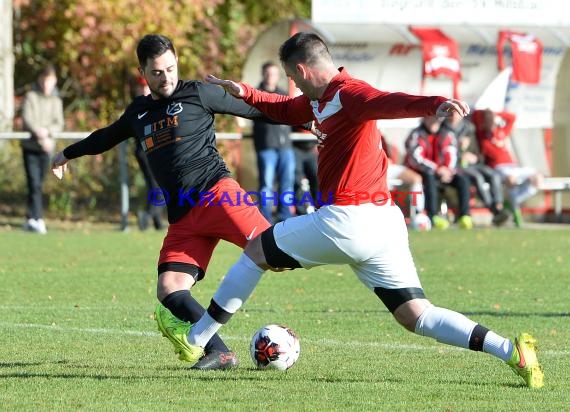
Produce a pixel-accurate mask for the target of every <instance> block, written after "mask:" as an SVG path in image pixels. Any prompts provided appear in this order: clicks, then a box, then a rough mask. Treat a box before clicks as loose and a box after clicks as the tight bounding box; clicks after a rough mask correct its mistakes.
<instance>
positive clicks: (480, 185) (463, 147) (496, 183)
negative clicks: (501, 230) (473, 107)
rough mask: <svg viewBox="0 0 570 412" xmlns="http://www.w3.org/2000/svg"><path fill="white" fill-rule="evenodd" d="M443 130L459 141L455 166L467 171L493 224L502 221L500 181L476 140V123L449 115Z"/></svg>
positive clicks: (501, 187)
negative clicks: (485, 160) (490, 215)
mask: <svg viewBox="0 0 570 412" xmlns="http://www.w3.org/2000/svg"><path fill="white" fill-rule="evenodd" d="M441 127H442V130H444V131H445V132H451V133H454V134H455V137H456V139H457V141H458V148H459V161H458V166H459V167H460V168H461V170H462V171H463V173H464V174H466V175H467V176H468V177H469V179H470V180H471V183H473V185H474V186H475V188H476V189H477V194H478V195H479V198H480V199H481V201H482V202H483V204H484V205H485V207H486V208H487V209H489V210H490V211H491V213H492V214H493V224H494V225H497V226H500V225H502V224H504V223H505V222H506V221H507V220H508V218H509V213H508V212H507V211H506V210H505V209H504V207H503V198H504V197H503V182H502V178H501V175H500V174H499V172H497V171H496V170H494V169H493V168H491V167H489V166H487V165H486V164H485V163H484V162H483V156H482V155H481V153H480V151H479V147H478V145H477V141H476V139H475V126H474V125H473V123H472V122H471V121H470V120H468V119H467V118H463V117H461V116H457V115H456V114H455V113H453V115H452V116H450V117H448V118H446V119H445V120H444V121H443V124H442V126H441Z"/></svg>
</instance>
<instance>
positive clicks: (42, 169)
mask: <svg viewBox="0 0 570 412" xmlns="http://www.w3.org/2000/svg"><path fill="white" fill-rule="evenodd" d="M56 85H57V75H56V72H55V67H54V66H53V65H51V64H48V65H46V66H45V67H44V68H43V69H42V70H41V71H40V73H39V75H38V78H37V82H36V84H34V86H33V88H32V90H30V91H29V92H28V93H26V96H25V97H24V103H23V113H22V117H23V120H24V130H26V131H28V132H30V133H31V137H30V138H29V139H26V140H23V141H22V152H23V157H24V167H25V170H26V183H27V185H28V206H27V207H28V210H27V214H26V217H27V220H26V222H25V223H24V230H28V231H30V232H35V233H41V234H45V233H47V229H46V224H45V221H44V218H43V217H44V212H43V209H44V208H43V199H42V188H43V183H44V178H45V175H46V172H47V170H48V168H49V163H50V156H51V155H52V153H53V150H54V149H55V139H54V137H53V134H54V133H56V132H60V131H62V130H63V126H64V120H63V103H62V100H61V98H60V97H59V96H58V94H57V91H56Z"/></svg>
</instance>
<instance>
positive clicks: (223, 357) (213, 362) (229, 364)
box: [191, 350, 238, 371]
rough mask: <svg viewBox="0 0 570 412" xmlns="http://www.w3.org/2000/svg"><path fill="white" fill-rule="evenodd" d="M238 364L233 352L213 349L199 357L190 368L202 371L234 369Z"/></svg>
mask: <svg viewBox="0 0 570 412" xmlns="http://www.w3.org/2000/svg"><path fill="white" fill-rule="evenodd" d="M237 366H238V359H237V356H236V354H235V352H222V351H219V350H213V351H212V352H210V353H207V354H205V355H204V356H202V357H201V358H200V360H199V361H198V362H196V363H195V364H194V366H192V368H191V369H198V370H203V371H213V370H224V369H234V368H237Z"/></svg>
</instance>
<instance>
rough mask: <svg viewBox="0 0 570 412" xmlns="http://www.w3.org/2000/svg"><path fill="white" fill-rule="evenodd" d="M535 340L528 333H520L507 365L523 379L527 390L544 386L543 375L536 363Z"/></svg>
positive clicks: (536, 349)
mask: <svg viewBox="0 0 570 412" xmlns="http://www.w3.org/2000/svg"><path fill="white" fill-rule="evenodd" d="M537 351H538V348H537V347H536V339H535V338H533V337H532V336H531V335H529V334H528V333H521V334H520V335H519V336H518V337H516V338H515V347H514V349H513V354H512V355H511V359H509V361H508V362H507V365H509V366H510V367H511V369H512V370H513V371H514V372H515V373H516V374H517V375H519V376H520V377H521V378H523V379H524V381H525V383H526V386H528V387H529V388H542V387H543V386H544V373H543V372H542V367H541V366H540V364H539V363H538V359H537V357H536V353H537Z"/></svg>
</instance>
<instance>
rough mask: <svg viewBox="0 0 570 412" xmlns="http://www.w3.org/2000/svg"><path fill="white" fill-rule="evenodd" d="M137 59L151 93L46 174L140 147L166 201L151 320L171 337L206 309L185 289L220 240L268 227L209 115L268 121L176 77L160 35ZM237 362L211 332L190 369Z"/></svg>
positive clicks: (241, 241)
mask: <svg viewBox="0 0 570 412" xmlns="http://www.w3.org/2000/svg"><path fill="white" fill-rule="evenodd" d="M137 57H138V60H139V64H140V68H139V70H140V74H141V75H142V76H143V77H144V78H145V79H146V81H147V82H148V86H149V88H150V91H151V93H150V95H148V96H139V97H136V98H135V99H134V100H133V102H132V103H131V104H130V105H129V106H128V107H127V108H126V110H125V112H124V113H123V115H122V116H121V117H120V118H119V119H118V120H117V121H116V122H114V123H112V124H111V125H109V126H107V127H104V128H102V129H99V130H96V131H95V132H93V133H91V134H90V135H89V136H88V137H86V138H85V139H83V140H81V141H79V142H77V143H75V144H72V145H70V146H68V147H66V148H65V149H64V150H63V151H61V152H59V153H57V154H56V156H55V158H54V160H53V164H52V169H53V172H54V173H55V175H56V176H57V177H59V178H60V179H61V177H62V175H63V173H64V171H65V170H66V166H67V162H68V161H69V160H70V159H75V158H77V157H80V156H84V155H94V154H99V153H103V152H105V151H107V150H109V149H111V148H112V147H113V146H115V145H117V144H118V143H120V142H121V141H123V140H126V139H127V138H130V137H134V138H135V139H136V142H137V144H139V145H141V147H142V148H143V149H144V151H145V153H146V155H147V157H148V161H149V163H150V167H151V170H152V173H153V174H154V176H155V178H156V180H157V182H158V184H159V186H160V188H161V189H162V190H163V193H164V194H165V196H166V197H165V200H167V210H168V221H169V227H168V232H167V234H166V237H165V239H164V242H163V245H162V249H161V251H160V256H159V259H158V283H157V297H158V299H159V300H160V302H161V303H162V304H159V305H158V307H157V310H156V316H157V322H158V325H159V329H160V330H161V331H162V333H163V334H164V335H165V336H166V337H168V338H169V339H170V340H172V339H175V338H174V337H173V336H175V335H176V334H173V333H172V332H173V330H172V329H173V328H174V329H175V328H176V327H177V325H181V326H184V321H187V322H192V323H193V322H195V321H197V320H198V319H199V318H200V316H201V315H202V314H203V312H204V308H203V307H202V306H201V305H200V304H199V303H198V302H197V301H196V300H195V299H194V298H193V297H192V296H191V294H190V288H191V287H192V286H193V285H194V284H195V283H196V282H197V281H199V280H201V279H202V278H203V277H204V274H205V271H206V269H207V267H208V263H209V261H210V258H211V256H212V252H213V250H214V248H215V246H216V245H217V243H218V242H219V240H220V239H224V240H226V241H228V242H231V243H233V244H235V245H238V246H240V247H241V248H244V247H245V245H246V244H247V242H248V241H249V240H250V239H252V238H253V237H255V236H256V235H258V234H260V233H262V232H263V231H264V230H265V229H267V228H269V227H270V225H269V223H268V222H267V220H266V219H265V218H264V217H263V216H262V214H261V213H260V212H259V210H258V208H257V207H255V206H254V205H255V202H254V201H253V199H249V198H247V199H246V192H245V191H244V190H243V189H242V188H241V187H240V186H239V184H238V183H237V182H236V181H235V180H234V179H232V178H231V177H230V172H229V170H228V169H227V167H226V165H225V163H224V161H223V159H222V157H221V156H220V154H219V153H218V150H217V148H216V136H215V133H214V115H215V114H216V113H224V114H232V115H236V116H241V117H245V118H250V119H253V118H264V119H266V120H267V118H265V117H264V116H263V115H262V114H261V113H260V112H259V111H258V110H257V109H255V108H253V107H251V106H249V105H247V104H246V103H244V102H243V100H241V99H237V98H235V97H233V96H231V95H230V94H229V93H227V92H226V91H225V90H224V89H223V88H221V87H219V86H216V85H211V84H206V83H202V82H199V81H185V80H179V78H178V65H177V60H178V59H177V55H176V52H175V49H174V46H173V44H172V42H171V41H170V40H169V39H168V38H166V37H165V36H162V35H157V34H151V35H146V36H144V37H143V38H142V39H141V40H140V42H139V44H138V46H137ZM173 315H174V316H173ZM173 343H175V342H173ZM175 346H176V345H175ZM194 356H195V354H194ZM185 357H187V354H185V353H180V358H181V359H184V358H185ZM236 365H237V358H236V356H235V353H234V352H231V351H230V350H229V349H228V347H227V346H226V345H225V344H224V342H223V341H222V340H221V338H220V337H219V336H218V335H216V336H214V338H213V339H212V340H210V342H209V343H208V345H207V346H206V347H205V353H204V355H203V356H202V358H201V359H200V361H199V362H198V363H197V364H196V365H195V366H194V368H196V369H227V368H231V367H234V366H236Z"/></svg>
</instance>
